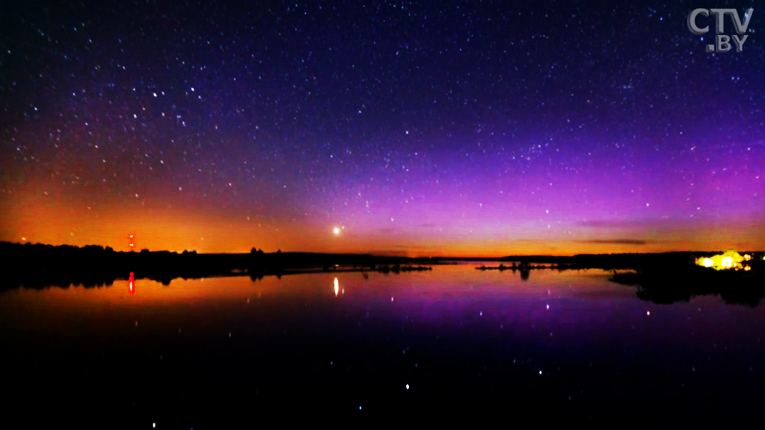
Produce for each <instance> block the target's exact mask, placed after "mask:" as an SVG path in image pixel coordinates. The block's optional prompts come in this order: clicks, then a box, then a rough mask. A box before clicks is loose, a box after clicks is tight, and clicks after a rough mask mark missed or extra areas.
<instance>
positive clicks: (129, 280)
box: [128, 272, 135, 294]
mask: <svg viewBox="0 0 765 430" xmlns="http://www.w3.org/2000/svg"><path fill="white" fill-rule="evenodd" d="M134 281H135V279H133V272H130V279H128V282H129V284H130V285H129V288H130V294H133V293H134V292H135V290H134V289H133V282H134Z"/></svg>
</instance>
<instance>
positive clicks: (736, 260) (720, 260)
mask: <svg viewBox="0 0 765 430" xmlns="http://www.w3.org/2000/svg"><path fill="white" fill-rule="evenodd" d="M751 259H752V256H751V255H749V254H744V255H741V254H739V253H738V252H736V251H726V252H725V253H723V254H718V255H713V256H712V257H706V258H703V257H702V258H699V259H698V260H696V264H698V265H700V266H704V267H708V268H712V269H716V270H729V269H735V270H738V269H743V270H745V271H749V270H752V268H751V267H750V266H748V265H746V266H745V265H743V264H742V262H743V261H749V260H751Z"/></svg>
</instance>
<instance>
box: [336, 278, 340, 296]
mask: <svg viewBox="0 0 765 430" xmlns="http://www.w3.org/2000/svg"><path fill="white" fill-rule="evenodd" d="M338 292H340V284H338V282H337V278H335V297H337V293H338Z"/></svg>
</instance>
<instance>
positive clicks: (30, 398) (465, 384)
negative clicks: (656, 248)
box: [0, 265, 765, 429]
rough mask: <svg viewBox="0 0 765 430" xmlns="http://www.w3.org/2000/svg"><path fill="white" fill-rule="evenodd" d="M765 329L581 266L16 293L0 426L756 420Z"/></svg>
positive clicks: (753, 313) (735, 309) (6, 332)
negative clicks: (642, 294)
mask: <svg viewBox="0 0 765 430" xmlns="http://www.w3.org/2000/svg"><path fill="white" fill-rule="evenodd" d="M335 279H337V281H335ZM764 288H765V286H764ZM764 323H765V312H764V311H763V307H762V306H760V307H757V308H751V307H745V306H736V305H726V304H724V303H723V302H722V301H721V300H720V298H719V297H713V296H710V297H697V298H694V299H692V300H691V302H685V303H675V304H671V305H656V304H653V303H649V302H645V301H642V300H640V299H638V298H636V297H635V290H634V289H633V288H631V287H627V286H622V285H617V284H613V283H610V282H609V281H608V274H606V273H604V272H602V271H597V270H589V271H567V272H557V271H551V270H538V271H532V272H531V275H530V278H529V279H528V280H522V279H521V278H520V276H519V274H517V273H515V274H514V273H512V272H510V271H507V272H502V273H500V272H496V271H493V272H480V271H477V270H474V266H471V265H458V266H443V267H434V269H433V271H432V272H422V273H402V274H398V275H395V274H390V275H384V274H380V273H369V274H365V275H362V274H361V273H335V274H331V273H321V274H304V275H291V276H284V277H282V278H281V279H277V278H276V277H266V278H264V279H262V280H257V281H252V280H251V279H250V278H249V277H231V278H208V279H203V280H202V279H197V280H174V281H173V282H172V283H171V284H170V285H169V286H163V285H161V284H159V283H156V282H152V281H145V280H139V281H136V282H135V285H134V291H133V292H132V293H131V292H130V289H129V286H128V282H127V281H119V282H117V283H115V284H114V285H113V286H111V287H102V288H88V289H86V288H82V287H70V288H66V289H62V288H49V289H45V290H32V289H17V290H11V291H5V292H2V293H0V341H1V343H0V351H1V352H0V354H1V355H0V357H2V358H1V359H2V365H3V369H4V370H3V377H2V390H3V392H4V396H3V397H4V398H5V400H3V401H2V403H0V407H2V408H3V413H2V415H1V416H0V419H1V420H3V421H4V422H5V423H6V424H8V423H17V424H15V425H19V424H18V423H22V424H21V425H19V427H23V428H33V427H36V425H37V424H40V423H41V422H43V421H45V422H47V423H49V424H56V423H61V424H63V423H67V424H69V423H74V424H76V425H77V426H78V427H77V428H82V427H90V426H96V427H102V428H115V427H123V426H124V427H135V428H153V427H154V426H156V428H158V429H164V428H195V429H203V428H221V427H226V426H229V425H231V426H236V427H239V428H241V427H261V426H267V427H273V426H275V424H273V423H276V421H272V419H278V420H282V421H283V422H290V421H294V420H311V421H312V422H313V423H314V424H319V423H353V422H354V421H359V422H360V423H369V424H377V423H379V422H381V421H390V422H391V423H392V424H394V425H395V424H397V423H407V422H411V420H412V419H419V420H422V421H423V422H425V423H428V422H436V421H450V420H452V419H455V418H470V419H471V420H473V421H474V422H476V421H483V420H489V419H495V420H496V419H499V420H500V421H499V422H500V423H502V424H503V427H504V426H510V425H516V424H523V425H524V426H528V425H546V424H550V423H554V422H559V423H569V424H573V423H575V422H578V421H585V422H594V423H600V424H605V425H610V426H618V427H623V426H628V425H630V424H634V423H636V422H644V423H648V424H656V425H662V424H667V423H673V424H682V425H688V424H692V423H699V424H710V423H713V422H716V421H717V422H719V423H721V424H732V423H745V422H747V421H750V420H754V421H752V422H754V423H758V422H759V421H760V420H761V419H762V418H761V411H762V409H761V408H762V405H763V401H765V385H763V382H765V378H764V377H763V375H765V373H764V371H765V361H763V359H764V358H765V348H763V343H762V337H763V334H764V333H763V327H765V324H764ZM267 423H269V424H268V425H267ZM0 427H5V428H12V427H13V426H8V425H2V424H0ZM49 428H50V427H49Z"/></svg>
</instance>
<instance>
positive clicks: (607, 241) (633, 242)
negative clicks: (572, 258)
mask: <svg viewBox="0 0 765 430" xmlns="http://www.w3.org/2000/svg"><path fill="white" fill-rule="evenodd" d="M574 242H577V243H594V244H607V245H645V244H647V243H648V241H646V240H639V239H603V240H599V239H593V240H575V241H574Z"/></svg>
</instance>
